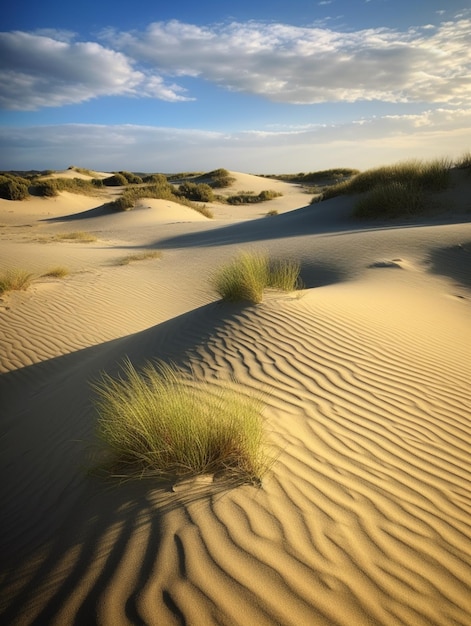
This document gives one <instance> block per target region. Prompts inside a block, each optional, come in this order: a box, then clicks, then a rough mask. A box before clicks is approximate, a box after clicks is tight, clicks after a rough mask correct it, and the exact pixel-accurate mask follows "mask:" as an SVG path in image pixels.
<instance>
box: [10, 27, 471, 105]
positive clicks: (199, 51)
mask: <svg viewBox="0 0 471 626" xmlns="http://www.w3.org/2000/svg"><path fill="white" fill-rule="evenodd" d="M469 41H471V19H468V17H467V16H466V15H462V16H461V17H457V18H455V20H454V21H447V22H443V23H442V24H440V25H439V26H437V27H435V26H430V25H424V27H421V28H411V29H409V30H407V31H404V32H401V31H398V30H394V29H388V28H374V29H366V30H358V31H353V32H340V31H335V30H330V29H328V28H318V27H298V26H291V25H286V24H279V23H275V24H271V23H260V22H246V23H240V22H234V23H231V24H216V25H211V26H197V25H193V24H185V23H182V22H179V21H175V20H173V21H169V22H156V23H153V24H150V25H149V26H148V28H147V29H145V30H144V31H139V32H138V31H131V32H123V31H115V30H111V29H109V30H107V31H104V32H103V33H101V35H100V38H99V41H87V42H75V41H73V38H72V37H71V36H70V33H66V34H65V35H64V33H59V32H58V33H57V34H56V35H55V34H54V32H53V31H51V32H48V33H46V34H44V33H41V34H32V33H24V32H11V33H0V87H1V91H0V93H2V96H1V98H0V106H2V107H3V108H5V109H24V110H34V109H38V108H41V107H46V106H62V105H65V104H71V103H79V102H83V101H85V100H89V99H91V98H97V97H102V96H107V95H128V96H132V97H137V96H144V97H152V98H157V99H161V100H166V101H182V100H186V99H191V98H192V95H191V93H187V91H186V89H185V88H184V86H183V85H182V84H179V81H180V82H181V81H182V79H186V81H187V79H188V78H190V79H191V78H198V79H200V80H204V81H208V82H210V83H213V84H216V85H218V86H220V87H222V88H224V89H227V90H232V91H240V92H244V93H249V94H254V95H257V96H260V97H262V98H266V99H269V100H272V101H277V102H283V103H291V104H315V103H322V102H357V101H370V100H381V101H386V102H423V103H430V104H432V103H435V104H441V105H453V106H463V105H464V104H465V103H469V101H470V99H471V98H470V96H471V71H470V67H471V46H470V45H469Z"/></svg>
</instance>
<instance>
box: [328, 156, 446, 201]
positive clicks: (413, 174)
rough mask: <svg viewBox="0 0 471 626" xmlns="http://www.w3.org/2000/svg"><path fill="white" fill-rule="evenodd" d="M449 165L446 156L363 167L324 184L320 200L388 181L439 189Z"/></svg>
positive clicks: (441, 187)
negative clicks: (351, 173) (355, 172)
mask: <svg viewBox="0 0 471 626" xmlns="http://www.w3.org/2000/svg"><path fill="white" fill-rule="evenodd" d="M451 167H452V163H451V161H450V160H449V159H435V160H434V161H429V162H425V161H420V160H412V161H405V162H403V163H397V164H396V165H390V166H385V167H378V168H375V169H371V170H366V171H365V172H361V173H360V174H357V175H356V176H353V177H352V178H350V179H349V180H347V181H343V182H340V183H338V184H337V185H332V186H330V187H327V188H326V189H325V190H324V192H323V200H328V199H329V198H334V197H335V196H339V195H342V194H353V193H364V192H367V191H372V190H373V189H374V188H375V187H376V186H378V185H386V184H390V183H400V184H402V185H408V186H411V185H413V186H415V187H416V188H418V189H423V190H424V191H425V190H428V191H442V190H443V189H446V188H447V187H448V186H449V184H450V170H451Z"/></svg>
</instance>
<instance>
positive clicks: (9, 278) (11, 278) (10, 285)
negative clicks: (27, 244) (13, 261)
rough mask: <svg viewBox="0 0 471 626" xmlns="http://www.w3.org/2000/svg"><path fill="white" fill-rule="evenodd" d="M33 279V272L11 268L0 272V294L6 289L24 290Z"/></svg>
mask: <svg viewBox="0 0 471 626" xmlns="http://www.w3.org/2000/svg"><path fill="white" fill-rule="evenodd" d="M32 280H33V274H30V273H29V272H27V271H25V270H22V269H18V268H13V269H9V270H6V271H5V272H2V273H1V274H0V295H1V294H3V293H5V292H7V291H26V289H28V287H29V286H30V284H31V281H32Z"/></svg>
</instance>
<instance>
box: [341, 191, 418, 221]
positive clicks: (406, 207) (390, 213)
mask: <svg viewBox="0 0 471 626" xmlns="http://www.w3.org/2000/svg"><path fill="white" fill-rule="evenodd" d="M425 207H426V199H425V194H424V192H423V190H422V189H421V188H420V187H418V186H417V185H414V184H411V183H401V182H391V183H384V184H381V185H377V186H376V187H374V189H372V190H371V191H370V192H369V193H367V194H365V195H363V196H361V197H360V199H359V200H358V201H357V203H356V205H355V208H354V211H353V216H354V217H360V218H366V219H367V218H378V217H384V218H391V217H402V216H407V215H416V214H417V213H420V212H422V211H423V210H424V209H425Z"/></svg>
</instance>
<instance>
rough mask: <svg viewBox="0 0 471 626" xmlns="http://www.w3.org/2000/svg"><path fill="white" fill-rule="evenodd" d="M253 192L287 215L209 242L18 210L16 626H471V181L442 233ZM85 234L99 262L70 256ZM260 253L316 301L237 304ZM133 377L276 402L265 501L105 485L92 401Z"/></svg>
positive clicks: (208, 484) (6, 412)
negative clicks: (175, 370) (295, 264)
mask: <svg viewBox="0 0 471 626" xmlns="http://www.w3.org/2000/svg"><path fill="white" fill-rule="evenodd" d="M233 175H234V176H235V177H236V182H235V183H234V185H233V189H234V190H237V189H239V190H247V189H253V190H254V191H255V192H256V193H259V191H261V190H262V189H267V188H272V189H273V188H276V189H277V190H280V191H281V192H282V193H283V196H282V197H280V198H277V199H276V200H273V201H271V202H268V203H265V204H261V205H251V206H244V207H229V206H227V205H226V206H222V205H217V204H215V205H213V206H212V210H213V211H214V215H215V217H214V219H212V220H210V219H208V218H205V217H203V216H202V215H200V214H199V213H197V212H195V211H192V210H191V209H189V208H186V207H182V206H179V205H175V204H173V203H171V202H167V201H161V200H142V201H141V202H140V204H139V205H138V207H137V208H136V209H135V210H133V211H129V212H125V213H112V212H109V211H108V210H107V209H106V206H104V200H103V198H101V199H100V198H93V197H85V196H75V195H72V194H68V193H65V192H64V193H61V194H60V196H59V197H58V198H52V199H47V200H46V199H35V200H29V201H25V202H21V203H17V202H16V203H13V202H8V201H6V200H0V224H1V225H2V227H1V228H0V238H1V240H2V242H1V247H0V268H1V269H4V268H7V267H13V266H19V267H23V268H25V269H28V270H29V271H31V272H34V273H35V275H36V276H37V278H36V279H35V280H34V282H33V284H32V286H31V287H30V288H29V289H28V290H27V291H24V292H10V293H8V294H4V295H3V296H2V297H1V302H0V372H1V376H0V402H1V405H0V412H1V422H2V438H1V445H2V450H1V463H2V472H1V476H2V487H1V490H2V493H1V503H2V514H1V517H2V532H1V539H0V541H1V545H0V554H1V560H2V570H1V578H0V581H1V592H0V598H1V599H0V610H1V613H0V622H1V623H2V624H18V625H20V624H21V625H23V624H33V623H34V624H55V625H57V626H59V625H64V624H87V625H88V624H104V625H105V624H106V625H110V626H116V625H117V624H119V625H121V624H149V625H159V626H161V625H174V624H175V625H177V624H187V625H190V626H210V625H213V624H218V625H219V624H221V625H222V624H224V625H237V626H239V625H241V626H242V625H243V626H248V625H250V626H252V625H257V626H259V625H275V624H280V625H287V626H288V625H289V626H291V625H292V626H304V625H305V626H312V625H330V624H332V625H334V624H335V625H345V626H352V625H355V626H356V625H358V626H365V625H366V624H375V625H376V624H384V625H386V624H388V625H389V624H391V625H396V624H410V625H411V626H420V625H423V626H430V625H437V626H448V625H450V624H455V625H458V624H460V625H470V624H471V600H470V598H471V588H470V587H471V480H470V479H471V455H470V447H471V446H470V441H471V438H470V434H471V433H470V431H471V423H470V416H471V411H470V408H471V386H470V381H471V324H470V322H471V279H470V275H471V272H470V269H471V221H470V213H469V208H470V207H469V197H470V188H471V179H469V177H468V178H466V177H465V176H461V177H459V178H457V180H456V184H455V186H454V188H453V190H452V191H450V192H447V194H448V195H446V194H445V195H444V196H443V198H442V199H441V202H442V205H443V206H444V207H445V206H446V209H447V210H446V211H437V212H436V213H435V214H434V215H433V217H431V218H427V219H425V218H423V219H420V220H409V221H402V222H399V221H394V222H390V223H378V222H370V223H363V222H356V221H354V220H353V219H351V218H350V217H349V213H350V211H351V206H352V202H353V201H354V199H352V198H336V199H334V200H330V201H328V202H325V203H320V204H316V205H312V206H308V203H309V200H310V196H309V195H306V194H304V193H303V192H302V190H300V189H299V187H296V186H294V185H289V184H288V183H278V182H275V181H267V180H266V179H263V178H259V177H255V176H249V175H247V174H241V173H233ZM272 208H276V210H277V211H278V212H279V215H276V216H273V217H265V215H266V213H267V211H268V210H270V209H272ZM74 231H86V232H90V233H93V234H94V235H95V236H96V237H97V239H96V241H94V242H91V243H81V242H72V241H65V240H57V239H54V237H55V236H57V235H58V234H61V233H70V232H74ZM153 249H156V250H161V251H162V257H161V258H160V259H148V260H144V261H134V262H131V263H129V264H128V265H119V264H118V263H119V261H120V260H121V259H122V258H123V257H126V256H127V255H130V254H135V253H139V252H143V251H147V250H153ZM241 249H255V250H259V249H263V250H266V251H267V252H269V253H271V254H276V255H281V256H283V257H292V258H296V259H299V260H300V262H301V264H302V277H303V280H304V289H303V290H302V291H300V292H299V293H288V294H280V293H276V292H272V293H268V294H267V295H266V297H265V299H264V301H263V302H262V303H261V304H259V305H244V304H225V303H222V302H220V301H218V299H217V296H216V294H215V293H214V292H212V291H211V288H210V286H209V283H208V276H209V274H210V273H211V271H212V270H213V269H214V268H215V267H218V266H219V265H220V264H221V263H223V262H225V261H226V260H228V259H229V258H232V256H233V255H235V254H236V253H237V252H238V251H239V250H241ZM57 265H61V266H66V267H67V268H68V269H69V271H70V273H69V275H67V276H66V277H64V278H62V279H58V278H50V277H48V278H47V277H41V275H42V274H44V273H45V272H47V271H48V270H49V269H50V268H51V267H55V266H57ZM126 356H128V357H129V358H130V359H131V361H132V362H133V363H134V365H135V366H136V367H139V366H140V365H143V364H144V363H145V362H146V361H147V360H149V359H164V360H173V361H174V362H176V363H177V364H181V365H184V366H189V365H192V366H193V368H194V370H195V372H196V373H197V374H198V375H199V376H201V377H204V378H205V379H206V380H208V381H210V382H212V383H214V384H215V385H217V384H220V382H221V381H224V380H229V379H231V377H233V376H235V377H236V378H237V379H238V381H239V383H240V384H241V385H242V386H244V388H245V389H246V390H247V391H248V392H250V391H251V390H254V391H259V390H260V389H265V390H269V394H268V396H267V406H266V409H265V417H266V428H267V434H268V438H269V441H270V444H271V445H272V449H273V451H274V452H275V453H276V455H277V458H276V462H275V463H274V465H273V467H272V468H271V470H270V472H269V474H268V475H267V476H266V477H265V478H264V480H263V483H262V486H261V487H260V488H258V487H254V486H250V485H243V486H237V487H233V488H229V487H228V486H227V485H225V484H224V483H218V482H213V481H212V479H211V477H202V478H198V479H196V480H186V481H183V482H182V483H177V484H176V485H175V486H174V488H173V489H171V488H170V486H169V485H165V484H164V485H161V484H158V483H156V482H155V481H152V480H148V481H141V482H136V481H129V482H126V483H124V484H115V483H112V482H111V483H110V482H109V481H105V480H103V479H101V478H99V477H98V476H96V475H95V474H93V473H91V472H90V471H89V470H90V469H91V468H92V467H93V465H94V463H96V459H97V454H98V452H97V447H96V439H95V434H94V429H95V423H96V418H97V415H96V411H95V408H94V405H93V402H92V400H93V391H92V387H91V383H93V382H94V381H96V380H97V379H98V378H99V376H100V373H101V372H103V371H106V372H108V373H111V374H115V373H117V372H118V371H119V367H120V364H121V363H122V361H123V359H124V358H125V357H126Z"/></svg>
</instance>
